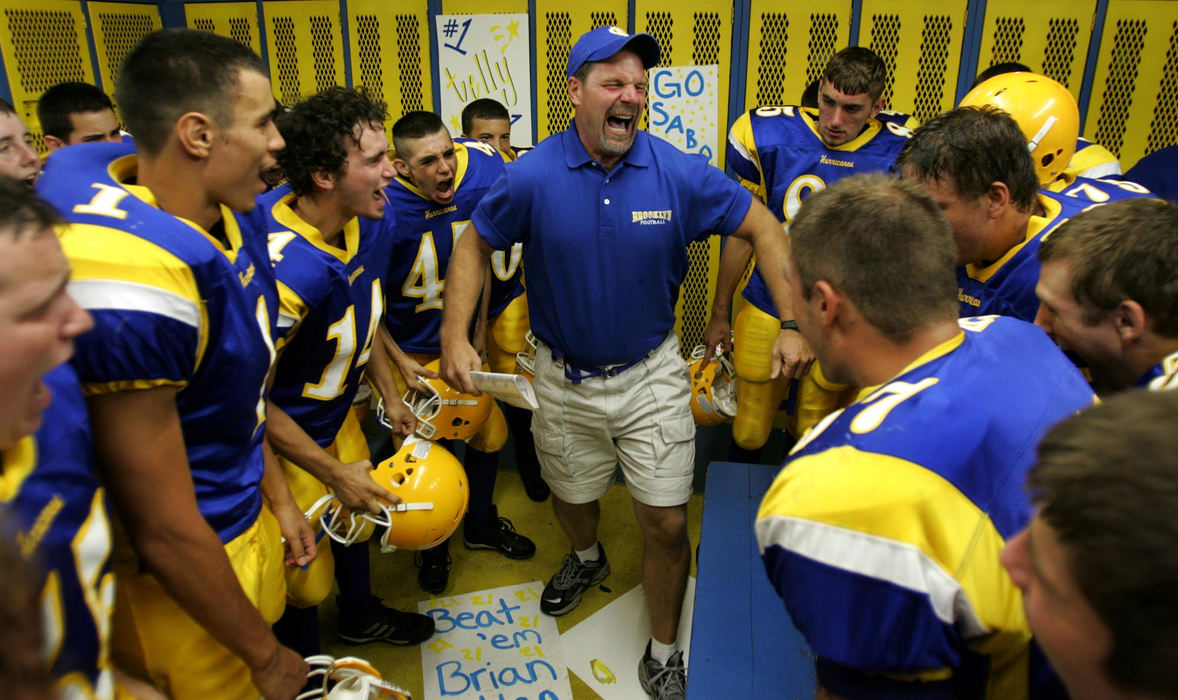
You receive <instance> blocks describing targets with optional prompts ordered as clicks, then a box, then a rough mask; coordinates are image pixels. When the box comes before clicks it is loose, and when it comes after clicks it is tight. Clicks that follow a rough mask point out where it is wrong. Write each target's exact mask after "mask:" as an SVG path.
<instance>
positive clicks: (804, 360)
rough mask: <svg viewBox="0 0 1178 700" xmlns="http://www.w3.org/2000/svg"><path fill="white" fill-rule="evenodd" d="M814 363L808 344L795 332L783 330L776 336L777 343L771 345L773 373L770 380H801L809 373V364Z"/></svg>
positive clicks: (812, 353) (812, 352)
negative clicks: (782, 378)
mask: <svg viewBox="0 0 1178 700" xmlns="http://www.w3.org/2000/svg"><path fill="white" fill-rule="evenodd" d="M812 362H814V351H813V350H811V349H810V344H809V343H807V342H806V339H805V338H803V337H802V334H801V333H799V332H797V331H795V330H786V329H783V330H782V331H781V332H780V333H778V334H777V341H776V342H775V343H774V344H773V371H772V372H771V373H770V374H769V378H770V379H776V378H777V377H781V376H784V377H788V378H790V379H801V378H802V377H803V376H805V374H806V372H808V371H810V364H811V363H812Z"/></svg>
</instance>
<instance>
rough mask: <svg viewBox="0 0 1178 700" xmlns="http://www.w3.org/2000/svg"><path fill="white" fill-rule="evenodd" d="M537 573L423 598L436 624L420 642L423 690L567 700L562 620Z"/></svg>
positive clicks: (467, 697) (508, 699) (433, 694)
mask: <svg viewBox="0 0 1178 700" xmlns="http://www.w3.org/2000/svg"><path fill="white" fill-rule="evenodd" d="M543 590H544V583H543V582H541V581H533V582H532V583H525V584H521V585H517V586H504V587H503V588H494V589H491V590H486V591H478V592H476V593H466V594H463V595H457V596H452V597H448V598H437V599H434V600H428V601H424V602H422V603H418V610H419V611H420V612H422V613H425V614H426V615H429V616H430V617H432V618H433V619H434V624H435V625H436V629H435V631H434V636H433V638H432V639H430V641H429V642H428V643H426V644H423V645H422V646H421V672H422V677H423V680H424V681H425V684H424V685H425V697H426V698H427V699H433V698H457V699H460V700H566V699H570V698H572V696H573V694H572V691H571V690H570V688H569V675H568V669H567V668H566V667H565V663H564V654H563V653H562V650H561V646H560V632H559V631H557V629H556V621H555V620H554V619H553V618H551V617H549V616H547V615H544V614H542V613H541V612H540V592H541V591H543Z"/></svg>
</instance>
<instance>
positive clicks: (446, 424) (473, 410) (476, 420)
mask: <svg viewBox="0 0 1178 700" xmlns="http://www.w3.org/2000/svg"><path fill="white" fill-rule="evenodd" d="M441 366H442V364H441V360H434V361H433V362H430V363H429V364H427V365H426V366H425V368H426V369H428V370H430V371H431V372H434V373H437V371H438V370H439V369H440V368H441ZM417 381H418V382H419V383H420V384H421V385H422V386H424V387H425V388H426V391H425V392H420V391H416V390H414V389H409V390H407V391H406V392H405V396H403V397H402V400H403V401H404V402H405V404H406V405H408V406H409V410H411V411H413V415H415V416H417V434H418V435H419V436H421V437H423V438H425V439H426V440H469V439H471V438H472V437H474V435H475V433H477V432H479V429H480V428H482V427H483V423H485V422H486V421H487V417H488V416H490V415H491V407H492V406H493V405H494V404H495V399H493V398H491V396H490V394H483V395H481V396H474V395H472V394H463V393H462V392H460V391H458V390H457V389H454V388H452V387H451V386H450V385H449V384H447V383H446V382H445V381H444V380H443V379H442V378H441V377H438V378H437V379H429V378H427V377H418V378H417Z"/></svg>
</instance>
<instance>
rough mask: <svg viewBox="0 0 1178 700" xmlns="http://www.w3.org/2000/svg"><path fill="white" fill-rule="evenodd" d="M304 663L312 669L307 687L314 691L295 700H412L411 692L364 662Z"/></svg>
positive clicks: (321, 659) (311, 659)
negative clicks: (309, 686) (387, 699)
mask: <svg viewBox="0 0 1178 700" xmlns="http://www.w3.org/2000/svg"><path fill="white" fill-rule="evenodd" d="M304 661H306V662H307V665H308V666H310V667H311V670H310V671H308V672H307V680H308V682H309V683H308V685H312V684H313V685H314V686H315V687H313V688H312V689H311V690H308V691H305V692H303V693H300V694H299V695H297V696H295V700H321V699H324V698H326V699H327V700H378V699H379V698H389V699H390V700H412V696H411V695H410V694H409V691H407V690H405V689H403V688H401V687H399V686H396V685H393V684H392V683H390V682H388V681H386V680H384V679H383V678H381V675H380V671H377V670H376V669H375V668H374V667H373V666H372V664H370V663H368V662H367V661H365V660H364V659H358V658H356V657H354V656H342V657H340V658H338V659H336V658H333V657H331V656H327V655H326V654H318V655H316V656H308V657H307V658H306V659H304Z"/></svg>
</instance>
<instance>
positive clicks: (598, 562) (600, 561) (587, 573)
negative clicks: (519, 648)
mask: <svg viewBox="0 0 1178 700" xmlns="http://www.w3.org/2000/svg"><path fill="white" fill-rule="evenodd" d="M597 547H598V554H599V556H598V557H597V559H595V560H594V561H585V562H583V561H581V560H580V559H579V558H578V557H577V553H576V552H569V553H568V554H566V555H564V563H563V564H561V565H560V571H557V572H556V575H554V576H553V577H552V578H551V579H550V580H549V581H548V585H547V586H544V594H543V595H542V596H540V611H541V612H543V613H544V614H546V615H552V616H553V617H559V616H560V615H564V614H565V613H567V612H569V611H570V610H572V609H573V608H575V607H577V604H578V603H580V602H581V596H582V595H583V594H584V593H585V590H586V589H588V588H590V587H592V586H596V585H597V584H599V583H601V582H602V581H604V580H605V577H606V576H609V560H608V559H606V558H605V548H604V547H602V546H601V543H600V542H598V543H597Z"/></svg>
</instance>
